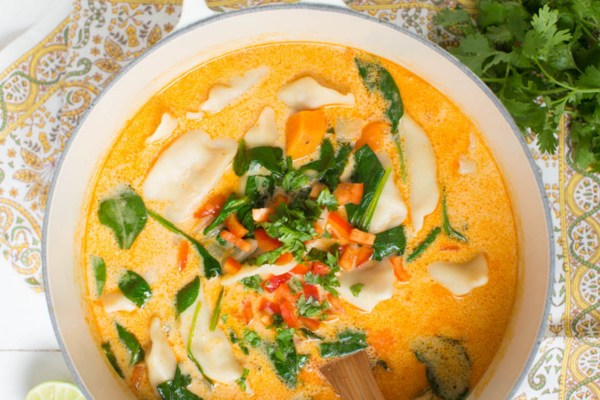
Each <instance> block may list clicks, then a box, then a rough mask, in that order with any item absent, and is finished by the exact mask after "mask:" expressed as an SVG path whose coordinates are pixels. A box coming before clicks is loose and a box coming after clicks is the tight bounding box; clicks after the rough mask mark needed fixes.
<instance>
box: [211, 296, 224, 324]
mask: <svg viewBox="0 0 600 400" xmlns="http://www.w3.org/2000/svg"><path fill="white" fill-rule="evenodd" d="M224 294H225V288H224V287H222V288H221V291H220V292H219V297H218V298H217V304H216V305H215V309H214V310H213V315H212V318H211V319H210V327H209V330H210V331H211V332H214V330H215V329H216V327H217V322H219V315H220V314H221V302H222V301H223V295H224Z"/></svg>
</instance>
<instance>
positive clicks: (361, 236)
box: [348, 229, 375, 246]
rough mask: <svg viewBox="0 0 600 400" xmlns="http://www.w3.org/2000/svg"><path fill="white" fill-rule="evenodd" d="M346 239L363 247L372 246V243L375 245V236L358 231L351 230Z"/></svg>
mask: <svg viewBox="0 0 600 400" xmlns="http://www.w3.org/2000/svg"><path fill="white" fill-rule="evenodd" d="M348 239H349V240H350V241H351V242H354V243H358V244H362V245H365V246H373V243H375V235H373V234H372V233H368V232H363V231H360V230H358V229H352V230H351V231H350V236H349V237H348Z"/></svg>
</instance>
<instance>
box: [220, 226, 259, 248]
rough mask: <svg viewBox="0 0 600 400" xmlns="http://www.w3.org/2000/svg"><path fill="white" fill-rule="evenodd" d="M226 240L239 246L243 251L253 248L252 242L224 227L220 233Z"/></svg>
mask: <svg viewBox="0 0 600 400" xmlns="http://www.w3.org/2000/svg"><path fill="white" fill-rule="evenodd" d="M219 236H221V237H222V238H223V239H224V240H226V241H228V242H229V243H231V244H232V245H234V246H236V247H239V249H240V250H242V251H250V250H252V244H250V242H247V241H245V240H244V239H242V238H239V237H237V236H235V235H234V234H233V233H231V232H229V231H227V230H225V229H223V230H222V231H221V233H219Z"/></svg>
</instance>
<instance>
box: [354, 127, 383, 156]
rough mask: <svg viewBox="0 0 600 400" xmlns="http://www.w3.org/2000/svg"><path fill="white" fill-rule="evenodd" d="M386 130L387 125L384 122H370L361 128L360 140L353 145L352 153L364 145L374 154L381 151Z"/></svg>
mask: <svg viewBox="0 0 600 400" xmlns="http://www.w3.org/2000/svg"><path fill="white" fill-rule="evenodd" d="M388 129H389V124H388V122H386V121H375V122H371V123H370V124H369V125H367V126H365V127H364V128H363V130H362V135H361V136H360V139H358V140H357V141H356V144H355V145H354V151H356V150H358V149H360V148H361V147H363V146H364V145H365V144H367V145H369V147H370V148H371V150H373V151H374V152H375V153H379V152H381V151H383V141H384V138H385V134H386V133H387V130H388Z"/></svg>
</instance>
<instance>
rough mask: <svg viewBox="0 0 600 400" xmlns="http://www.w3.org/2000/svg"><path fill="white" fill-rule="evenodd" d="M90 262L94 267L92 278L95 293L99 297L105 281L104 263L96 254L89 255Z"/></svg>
mask: <svg viewBox="0 0 600 400" xmlns="http://www.w3.org/2000/svg"><path fill="white" fill-rule="evenodd" d="M90 263H91V264H92V268H93V269H94V278H95V279H96V295H97V296H98V297H100V296H101V295H102V290H104V284H105V283H106V264H105V263H104V259H103V258H102V257H98V256H90Z"/></svg>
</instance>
